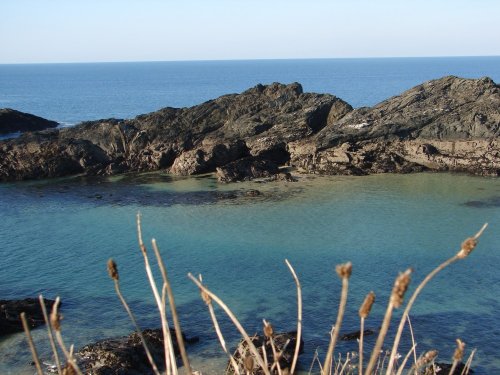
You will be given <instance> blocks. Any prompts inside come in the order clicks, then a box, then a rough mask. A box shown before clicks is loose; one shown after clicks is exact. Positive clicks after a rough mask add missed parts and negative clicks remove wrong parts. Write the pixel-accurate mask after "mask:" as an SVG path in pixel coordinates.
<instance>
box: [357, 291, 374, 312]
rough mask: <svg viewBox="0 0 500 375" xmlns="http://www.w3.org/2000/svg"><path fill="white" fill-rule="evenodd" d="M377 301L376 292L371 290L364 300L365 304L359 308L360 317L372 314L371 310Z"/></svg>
mask: <svg viewBox="0 0 500 375" xmlns="http://www.w3.org/2000/svg"><path fill="white" fill-rule="evenodd" d="M374 302H375V293H373V291H371V292H370V293H368V294H367V295H366V297H365V300H364V301H363V304H362V305H361V307H360V308H359V317H360V318H366V317H368V315H370V311H371V309H372V306H373V303H374Z"/></svg>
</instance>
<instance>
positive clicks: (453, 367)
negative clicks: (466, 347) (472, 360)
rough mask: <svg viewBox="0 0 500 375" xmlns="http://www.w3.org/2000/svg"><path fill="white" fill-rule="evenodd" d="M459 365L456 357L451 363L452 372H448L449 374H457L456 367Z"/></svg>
mask: <svg viewBox="0 0 500 375" xmlns="http://www.w3.org/2000/svg"><path fill="white" fill-rule="evenodd" d="M457 365H458V361H457V360H456V359H454V360H453V363H452V365H451V369H450V372H449V373H448V375H454V374H455V369H456V368H457Z"/></svg>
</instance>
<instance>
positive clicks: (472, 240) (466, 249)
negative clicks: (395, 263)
mask: <svg viewBox="0 0 500 375" xmlns="http://www.w3.org/2000/svg"><path fill="white" fill-rule="evenodd" d="M487 226H488V224H487V223H486V224H484V225H483V226H482V228H481V229H480V230H479V231H478V232H477V233H476V234H475V235H474V236H473V237H469V238H467V239H466V240H465V241H464V242H463V243H462V246H461V248H460V250H459V251H458V253H457V254H456V255H454V256H453V257H451V258H449V259H448V260H446V261H444V262H443V263H441V264H440V265H439V266H437V267H436V268H435V269H434V270H433V271H432V272H430V273H429V274H428V275H427V276H426V277H425V279H424V280H423V281H422V282H421V283H420V284H419V285H418V287H417V289H415V291H414V292H413V294H412V296H411V297H410V299H409V300H408V304H407V305H406V308H405V310H404V312H403V316H402V317H401V321H400V322H399V327H398V331H397V333H396V336H395V338H394V343H393V346H392V351H391V358H390V359H389V365H388V366H387V372H386V375H389V374H391V371H392V366H393V362H394V356H395V355H396V352H397V350H398V346H399V341H400V339H401V335H402V333H403V329H404V326H405V323H406V320H407V317H408V315H409V313H410V310H411V308H412V307H413V304H414V303H415V300H416V299H417V297H418V295H419V294H420V292H421V291H422V289H423V288H424V287H425V286H426V285H427V283H428V282H429V281H431V280H432V278H433V277H434V276H436V275H437V274H438V273H439V272H440V271H442V270H443V269H445V268H446V267H448V266H449V265H450V264H452V263H454V262H456V261H457V260H459V259H464V258H466V257H467V256H468V255H469V254H470V253H471V252H472V250H474V248H475V247H476V245H477V241H478V239H479V237H480V236H481V234H483V232H484V230H485V229H486V227H487Z"/></svg>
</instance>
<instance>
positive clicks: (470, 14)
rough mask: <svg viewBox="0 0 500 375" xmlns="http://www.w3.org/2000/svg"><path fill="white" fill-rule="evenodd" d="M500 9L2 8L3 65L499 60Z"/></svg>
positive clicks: (396, 0)
mask: <svg viewBox="0 0 500 375" xmlns="http://www.w3.org/2000/svg"><path fill="white" fill-rule="evenodd" d="M499 14H500V1H499V0H309V1H308V0H303V1H299V0H286V1H285V0H232V1H231V0H204V1H202V0H175V1H174V0H0V63H48V62H104V61H171V60H233V59H287V58H345V57H410V56H491V55H495V56H498V55H500V22H497V21H498V15H499Z"/></svg>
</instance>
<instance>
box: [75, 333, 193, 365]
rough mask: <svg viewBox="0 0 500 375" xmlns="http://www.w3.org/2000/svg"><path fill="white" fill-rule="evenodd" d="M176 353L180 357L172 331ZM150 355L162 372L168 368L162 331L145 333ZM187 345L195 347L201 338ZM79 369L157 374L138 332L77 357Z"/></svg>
mask: <svg viewBox="0 0 500 375" xmlns="http://www.w3.org/2000/svg"><path fill="white" fill-rule="evenodd" d="M170 331H171V335H172V343H173V346H174V353H175V355H176V356H180V352H179V347H178V344H177V339H176V336H175V331H174V330H172V329H170ZM142 334H143V336H144V338H145V339H146V342H147V345H148V348H149V351H150V352H151V355H152V357H153V359H154V361H155V363H156V365H157V366H158V368H159V369H160V371H161V370H162V369H164V367H165V355H164V346H163V333H162V330H161V329H146V330H144V331H143V332H142ZM183 338H184V342H185V343H186V344H193V343H195V342H197V341H198V338H192V339H186V337H185V336H184V334H183ZM76 358H77V360H78V365H79V367H80V368H81V369H82V370H83V371H84V372H85V373H87V374H92V375H148V374H153V370H152V369H151V366H150V364H149V361H148V359H147V357H146V353H145V351H144V348H143V346H142V342H141V339H140V337H139V335H138V334H137V333H136V332H134V333H132V334H130V335H128V336H125V337H120V338H115V339H105V340H102V341H98V342H96V343H94V344H89V345H86V346H84V347H83V348H81V349H80V350H79V351H78V352H77V354H76Z"/></svg>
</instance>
